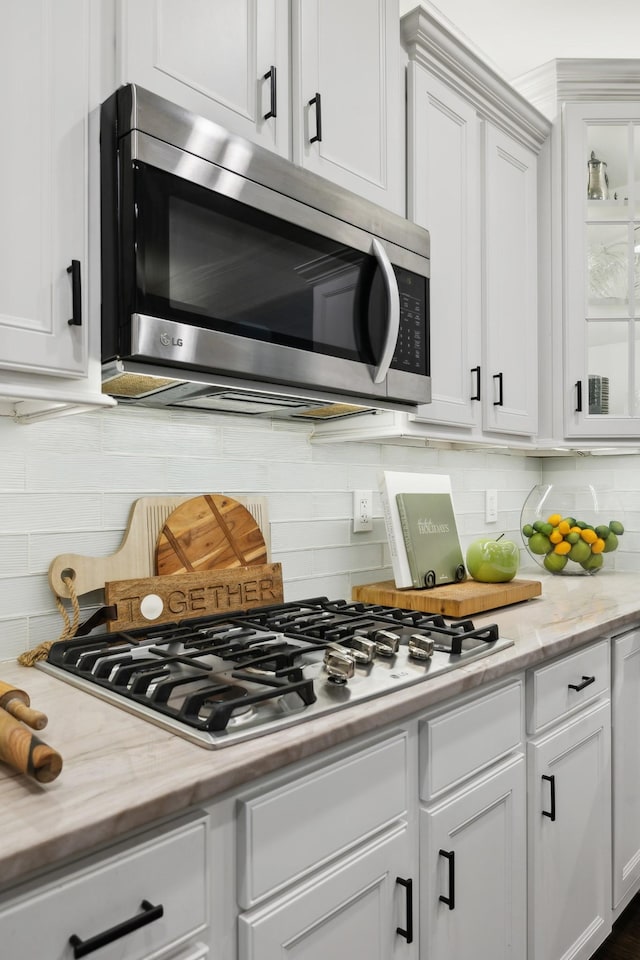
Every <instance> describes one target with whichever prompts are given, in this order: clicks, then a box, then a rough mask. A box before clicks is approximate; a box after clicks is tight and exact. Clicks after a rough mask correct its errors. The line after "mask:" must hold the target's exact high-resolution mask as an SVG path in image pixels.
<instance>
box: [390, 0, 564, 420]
mask: <svg viewBox="0 0 640 960" xmlns="http://www.w3.org/2000/svg"><path fill="white" fill-rule="evenodd" d="M402 35H403V39H404V42H405V46H406V48H407V53H408V56H409V64H408V83H407V89H408V96H407V101H408V115H407V134H408V150H407V156H408V164H407V165H408V183H407V196H408V201H409V202H408V213H409V216H410V217H411V218H412V219H414V220H416V221H417V222H419V223H420V224H421V225H423V226H425V227H426V228H427V229H428V230H429V231H430V233H431V291H430V293H431V310H430V314H431V377H432V396H433V401H432V403H431V404H427V405H425V406H424V407H422V408H421V410H420V413H419V419H420V420H424V421H425V422H429V423H436V424H449V425H450V426H452V427H455V428H458V427H462V428H471V432H473V433H478V434H482V433H494V432H495V433H508V434H512V435H514V436H528V437H532V436H534V435H535V433H536V430H537V425H538V389H537V387H538V367H537V325H538V307H537V285H538V277H537V236H538V233H537V159H538V158H537V153H538V151H539V150H540V148H541V146H542V143H543V142H544V140H545V138H546V135H547V133H548V129H549V124H548V123H547V122H546V121H545V119H544V117H542V116H541V115H540V114H538V112H537V111H536V110H534V109H533V108H532V107H531V106H530V104H527V103H526V101H525V100H524V99H523V98H521V97H520V96H519V95H518V94H517V93H516V92H515V90H513V88H512V87H510V86H509V84H507V83H506V82H505V81H502V80H500V79H499V78H498V77H497V76H496V75H495V74H494V73H493V72H492V71H491V70H490V69H489V68H488V67H486V66H485V65H483V64H482V63H481V62H480V61H479V60H478V59H477V57H475V56H474V55H473V54H472V52H470V51H469V49H468V48H467V47H466V46H465V44H464V40H463V39H462V38H458V37H457V36H456V35H455V33H453V32H452V31H451V30H450V25H449V26H447V25H444V24H443V23H441V22H440V21H439V20H438V18H437V14H436V12H435V11H433V10H432V9H430V8H428V7H427V6H423V7H419V8H417V9H416V10H414V11H412V12H411V13H409V14H407V16H406V17H404V18H403V21H402ZM467 432H468V431H467Z"/></svg>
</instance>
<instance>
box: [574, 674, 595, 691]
mask: <svg viewBox="0 0 640 960" xmlns="http://www.w3.org/2000/svg"><path fill="white" fill-rule="evenodd" d="M595 682H596V678H595V677H585V676H583V677H582V683H570V684H569V690H584V688H585V687H588V686H589V684H590V683H595Z"/></svg>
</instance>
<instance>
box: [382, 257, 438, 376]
mask: <svg viewBox="0 0 640 960" xmlns="http://www.w3.org/2000/svg"><path fill="white" fill-rule="evenodd" d="M394 271H395V275H396V280H397V282H398V291H399V293H400V330H399V332H398V344H397V347H396V351H395V353H394V355H393V360H392V362H391V366H392V367H393V368H394V369H396V370H406V371H408V372H410V373H419V374H423V375H426V374H428V373H429V279H428V277H422V276H419V275H418V274H417V273H412V272H411V271H410V270H403V269H401V268H399V267H395V268H394Z"/></svg>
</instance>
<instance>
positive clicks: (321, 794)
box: [238, 734, 407, 909]
mask: <svg viewBox="0 0 640 960" xmlns="http://www.w3.org/2000/svg"><path fill="white" fill-rule="evenodd" d="M406 764H407V742H406V735H405V734H399V735H397V736H395V737H393V738H391V739H388V740H384V741H383V742H381V743H377V744H375V745H373V746H371V747H368V748H367V749H365V750H363V751H361V752H360V753H358V754H356V755H355V756H351V757H346V758H345V759H343V760H340V761H336V762H335V763H332V764H330V765H329V766H325V767H322V768H320V769H319V770H316V771H314V772H313V773H311V774H309V775H308V776H305V777H302V778H300V779H298V780H295V781H294V782H293V783H291V784H287V785H285V786H283V787H279V788H278V789H275V790H272V791H270V792H268V793H265V794H263V795H261V796H258V797H255V798H253V799H249V800H246V801H244V802H242V803H241V804H240V811H239V817H238V845H239V846H238V875H239V877H240V881H239V883H240V889H239V891H238V900H239V902H240V905H241V907H243V908H245V909H246V908H248V907H251V906H253V904H255V903H257V901H258V900H260V899H261V898H263V897H265V896H267V895H269V894H272V893H274V892H275V891H276V890H278V889H280V888H281V887H283V886H285V885H286V884H288V883H290V882H292V881H295V880H299V879H300V878H301V877H303V876H304V875H305V874H307V873H309V872H310V871H311V870H313V869H315V868H316V867H318V866H320V865H321V864H323V863H327V862H328V861H330V860H331V859H332V858H333V857H335V856H336V855H338V854H342V853H343V852H344V851H345V850H347V849H348V848H349V847H352V846H354V845H355V844H356V843H358V842H359V841H360V840H362V839H363V838H365V837H368V836H370V835H372V834H373V833H375V832H376V831H378V830H380V829H381V828H383V827H385V826H386V825H388V824H389V823H391V822H393V821H394V820H397V819H399V818H400V817H402V816H403V815H404V814H405V811H406V807H407V799H406V796H407V791H406Z"/></svg>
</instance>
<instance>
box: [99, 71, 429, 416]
mask: <svg viewBox="0 0 640 960" xmlns="http://www.w3.org/2000/svg"><path fill="white" fill-rule="evenodd" d="M100 178H101V286H102V360H103V390H104V391H105V392H106V393H109V394H111V395H112V396H115V397H117V398H118V400H120V401H122V402H135V403H143V404H147V405H150V406H178V407H191V408H196V409H203V410H207V409H210V410H220V411H229V412H242V413H253V414H268V415H278V414H279V413H284V414H285V415H287V416H294V417H295V416H303V417H304V416H313V415H314V412H315V413H317V415H318V416H319V417H327V416H333V415H334V414H335V415H336V416H339V415H342V414H350V413H352V412H354V411H359V410H362V409H368V408H371V407H373V408H385V409H395V410H414V409H415V407H416V406H417V405H418V404H423V403H428V402H429V401H430V399H431V395H430V377H429V264H430V261H429V234H428V232H427V231H426V230H424V229H422V228H421V227H418V226H416V225H415V224H412V223H410V222H409V221H408V220H405V219H404V218H402V217H399V216H397V215H395V214H392V213H390V212H388V211H386V210H384V209H382V208H381V207H378V206H377V205H375V204H372V203H369V202H367V201H365V200H363V199H362V198H360V197H358V196H355V195H354V194H352V193H350V192H348V191H346V190H343V189H341V188H340V187H338V186H335V185H334V184H332V183H329V182H328V181H326V180H324V179H323V178H321V177H318V176H316V175H315V174H312V173H310V172H309V171H306V170H304V169H302V168H300V167H297V166H295V165H294V164H292V163H291V162H290V161H288V160H286V159H283V158H282V157H280V156H277V155H275V154H272V153H270V152H269V151H268V150H265V149H264V148H262V147H259V146H257V145H255V144H253V143H251V142H249V141H247V140H243V139H242V138H240V137H236V136H233V135H231V134H229V133H228V132H227V131H226V130H224V129H223V128H221V127H219V126H218V125H217V124H215V123H212V122H211V121H209V120H206V119H204V118H202V117H198V116H196V115H194V114H192V113H189V112H188V111H186V110H183V109H182V108H179V107H177V106H175V105H174V104H172V103H169V102H167V101H165V100H163V99H162V98H160V97H158V96H156V95H155V94H152V93H149V92H148V91H146V90H144V89H142V88H140V87H138V86H135V85H126V86H123V87H121V88H120V89H119V90H117V91H116V92H115V93H114V94H113V95H112V96H111V97H110V98H109V99H108V100H107V101H105V103H104V104H103V105H102V108H101V114H100Z"/></svg>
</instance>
